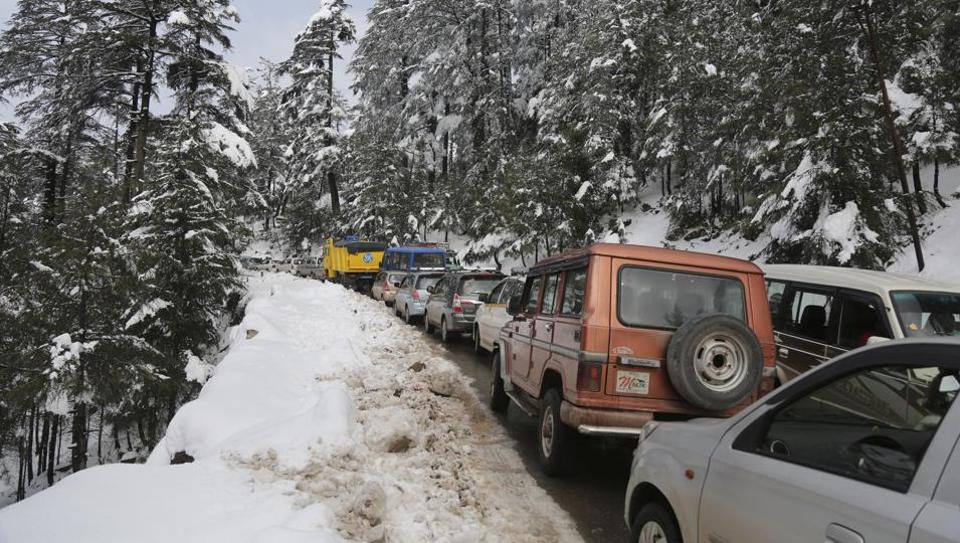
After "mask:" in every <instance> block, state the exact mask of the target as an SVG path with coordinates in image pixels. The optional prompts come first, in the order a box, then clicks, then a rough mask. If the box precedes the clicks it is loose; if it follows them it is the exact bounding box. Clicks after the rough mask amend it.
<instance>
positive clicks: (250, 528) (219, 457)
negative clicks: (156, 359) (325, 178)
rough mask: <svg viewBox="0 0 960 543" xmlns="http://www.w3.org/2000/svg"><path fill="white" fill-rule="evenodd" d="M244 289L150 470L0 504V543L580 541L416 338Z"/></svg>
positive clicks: (385, 319) (297, 291)
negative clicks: (219, 354)
mask: <svg viewBox="0 0 960 543" xmlns="http://www.w3.org/2000/svg"><path fill="white" fill-rule="evenodd" d="M250 282H251V289H252V294H251V301H250V302H249V304H248V305H247V315H246V317H245V318H244V320H243V322H242V323H241V324H240V325H239V326H237V327H235V328H234V329H232V330H231V331H230V332H229V334H228V340H229V341H230V343H231V346H230V350H229V351H228V353H227V355H226V356H225V358H224V359H223V361H222V362H221V363H220V364H219V365H218V366H217V367H216V368H215V371H214V372H213V376H212V377H210V378H209V380H208V381H207V382H206V384H205V385H204V387H203V390H202V392H201V393H200V395H199V397H198V398H197V399H196V400H194V401H192V402H190V403H188V404H186V405H184V406H183V407H182V408H181V409H180V411H179V412H178V413H177V414H176V416H175V417H174V419H173V420H172V421H171V423H170V425H169V427H168V429H167V433H166V435H165V437H164V438H163V440H162V441H161V443H160V444H158V446H157V447H156V448H155V450H154V451H153V454H152V455H151V457H150V459H149V461H148V463H147V465H113V466H106V467H98V468H92V469H89V470H86V471H84V472H81V473H79V474H76V475H73V476H70V477H68V478H66V479H65V480H64V481H63V482H61V483H59V484H57V485H55V486H54V487H52V488H51V489H49V490H46V491H44V492H41V493H39V494H37V495H35V496H33V497H31V498H29V499H27V500H25V501H24V502H21V503H19V504H16V505H13V506H10V507H8V508H6V509H3V510H0V541H3V542H6V541H16V542H18V543H21V542H23V543H30V542H47V541H70V542H71V543H74V542H76V543H87V542H90V543H93V542H96V543H100V542H112V541H117V542H120V541H123V542H126V541H157V542H161V541H162V542H167V541H176V542H178V543H190V542H198V543H199V542H214V543H219V542H230V543H242V542H251V543H259V542H271V543H272V542H278V543H287V542H299V541H311V542H326V541H343V540H348V541H395V542H408V541H409V542H420V541H464V542H467V541H477V542H479V541H529V542H555V541H560V542H565V541H579V540H580V538H579V535H578V534H577V532H576V530H575V527H574V526H573V523H572V521H571V520H570V518H569V516H568V515H566V513H564V512H563V511H562V510H560V509H559V508H558V506H557V505H556V504H555V503H554V502H553V500H552V499H551V498H550V497H549V496H547V495H546V494H545V493H544V492H543V490H541V489H540V488H539V487H538V486H537V485H536V483H535V482H534V480H533V479H532V477H530V476H529V475H528V474H527V473H526V471H525V469H524V467H523V463H522V461H521V459H520V457H519V456H518V454H517V453H516V452H515V451H514V450H513V449H512V448H511V441H510V439H509V438H508V437H507V435H506V434H505V432H504V430H503V429H502V427H501V426H500V425H499V423H497V422H496V420H495V419H493V418H492V416H491V414H490V413H489V411H488V410H487V409H486V407H485V406H483V405H482V404H481V403H480V402H479V401H478V400H477V398H476V396H475V395H474V394H473V392H472V391H471V389H470V387H469V386H468V384H467V382H466V380H465V379H466V378H465V377H464V376H463V374H462V373H460V370H459V368H458V367H457V366H456V365H455V364H453V363H452V362H450V361H448V360H446V359H444V358H443V357H442V356H438V355H439V354H440V353H441V351H439V350H437V349H436V348H435V347H434V346H433V345H432V344H431V343H428V342H427V341H426V340H425V339H424V338H423V337H422V334H421V333H420V332H419V331H418V330H416V329H414V328H411V327H408V326H406V325H404V324H403V323H402V322H401V321H399V320H398V319H396V318H395V317H394V316H393V315H392V313H391V312H389V311H388V310H387V309H386V308H384V307H383V306H382V305H380V304H376V303H374V302H373V301H372V300H370V299H369V298H366V297H361V296H360V295H358V294H356V293H353V292H348V291H346V290H344V289H343V288H341V287H339V286H335V285H332V284H322V283H319V282H316V281H310V280H305V279H296V278H293V277H291V276H289V275H286V274H267V275H266V277H263V278H251V279H250ZM184 454H185V455H189V457H191V458H192V459H193V462H192V463H189V464H181V465H171V460H172V459H174V457H175V456H176V457H177V459H178V460H181V459H184V458H185V457H184ZM50 518H56V519H57V522H49V520H48V519H50Z"/></svg>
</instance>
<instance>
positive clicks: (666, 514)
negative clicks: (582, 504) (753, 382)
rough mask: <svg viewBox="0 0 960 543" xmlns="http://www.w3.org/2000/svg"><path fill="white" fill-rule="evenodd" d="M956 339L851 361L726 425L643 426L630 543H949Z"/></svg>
mask: <svg viewBox="0 0 960 543" xmlns="http://www.w3.org/2000/svg"><path fill="white" fill-rule="evenodd" d="M958 389H960V340H957V339H946V338H943V339H941V338H930V339H908V340H897V341H890V342H885V343H880V344H876V345H872V346H869V347H865V348H862V349H858V350H855V351H852V352H850V353H848V354H846V355H843V356H841V357H839V358H837V359H835V360H833V361H832V362H829V363H827V364H823V365H821V366H819V367H818V368H816V369H814V370H812V371H810V372H808V373H805V374H804V375H802V376H800V377H798V378H797V379H794V380H792V381H791V382H790V383H789V384H787V385H785V386H783V387H781V388H780V389H778V390H777V391H775V392H773V393H771V394H770V395H768V396H766V397H765V398H763V399H761V400H759V401H757V402H756V403H754V404H753V405H751V406H750V407H747V408H746V409H745V410H744V411H742V412H740V413H739V414H738V415H736V416H734V417H732V418H729V419H694V420H691V421H688V422H651V423H648V424H647V426H646V427H644V429H643V433H642V435H641V438H640V443H639V445H638V446H637V450H636V452H635V453H634V460H633V467H632V469H631V474H630V482H629V483H628V485H627V492H626V506H625V516H626V521H627V524H628V526H629V527H630V529H631V533H632V535H633V541H638V542H641V543H648V542H651V543H652V542H660V543H680V542H686V543H712V542H731V543H733V542H753V541H756V542H776V543H809V542H813V541H826V542H828V543H960V443H958V436H960V404H958V402H956V401H955V400H956V398H957V393H958Z"/></svg>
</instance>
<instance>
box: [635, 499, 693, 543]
mask: <svg viewBox="0 0 960 543" xmlns="http://www.w3.org/2000/svg"><path fill="white" fill-rule="evenodd" d="M632 526H633V529H632V530H631V539H632V540H633V541H634V542H635V543H683V538H682V537H681V536H680V528H679V527H678V526H677V521H676V520H674V518H673V514H671V513H670V511H669V510H668V509H667V508H666V507H664V506H663V505H661V504H659V503H656V502H652V503H648V504H646V505H644V506H643V507H641V508H640V511H639V512H637V516H635V517H633V524H632Z"/></svg>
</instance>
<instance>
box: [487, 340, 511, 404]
mask: <svg viewBox="0 0 960 543" xmlns="http://www.w3.org/2000/svg"><path fill="white" fill-rule="evenodd" d="M509 406H510V397H509V396H507V391H506V390H505V389H504V386H503V374H502V373H501V371H500V351H499V350H497V351H493V357H492V358H491V362H490V409H491V410H493V411H494V412H495V413H506V411H507V408H508V407H509Z"/></svg>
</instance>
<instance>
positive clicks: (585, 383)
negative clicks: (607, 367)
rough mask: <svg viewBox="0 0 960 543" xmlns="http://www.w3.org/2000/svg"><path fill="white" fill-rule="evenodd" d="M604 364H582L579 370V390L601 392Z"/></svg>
mask: <svg viewBox="0 0 960 543" xmlns="http://www.w3.org/2000/svg"><path fill="white" fill-rule="evenodd" d="M601 375H603V364H580V368H579V369H578V370H577V390H584V391H587V392H600V376H601Z"/></svg>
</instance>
